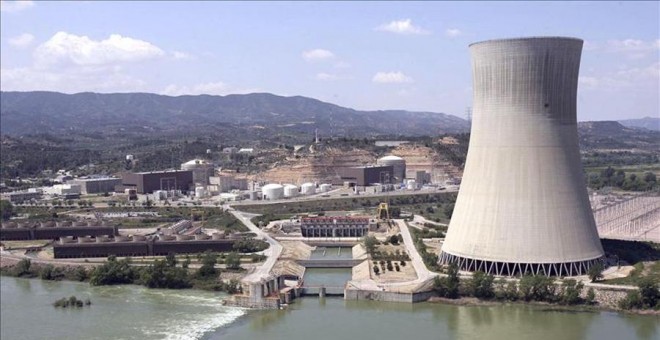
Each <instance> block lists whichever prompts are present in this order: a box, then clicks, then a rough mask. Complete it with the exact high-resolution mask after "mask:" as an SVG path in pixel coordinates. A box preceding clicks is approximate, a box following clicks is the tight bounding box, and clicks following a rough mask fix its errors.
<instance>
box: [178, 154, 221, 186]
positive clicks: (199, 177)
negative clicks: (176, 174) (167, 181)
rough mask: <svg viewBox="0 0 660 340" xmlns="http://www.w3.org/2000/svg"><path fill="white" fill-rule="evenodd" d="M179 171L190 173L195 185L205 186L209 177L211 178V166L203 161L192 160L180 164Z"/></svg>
mask: <svg viewBox="0 0 660 340" xmlns="http://www.w3.org/2000/svg"><path fill="white" fill-rule="evenodd" d="M181 170H189V171H192V176H193V183H194V184H195V185H201V186H206V185H208V184H209V177H211V176H213V164H211V163H209V162H208V161H206V160H203V159H193V160H190V161H188V162H185V163H183V164H181Z"/></svg>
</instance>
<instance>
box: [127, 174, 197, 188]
mask: <svg viewBox="0 0 660 340" xmlns="http://www.w3.org/2000/svg"><path fill="white" fill-rule="evenodd" d="M121 181H122V187H123V189H135V190H136V191H137V193H138V194H151V193H153V192H154V191H157V190H167V191H172V190H179V191H181V192H183V193H186V192H188V191H190V190H191V189H193V173H192V171H190V170H171V171H154V172H138V173H124V174H122V176H121Z"/></svg>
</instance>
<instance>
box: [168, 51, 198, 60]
mask: <svg viewBox="0 0 660 340" xmlns="http://www.w3.org/2000/svg"><path fill="white" fill-rule="evenodd" d="M171 54H172V57H173V58H174V59H177V60H193V59H195V56H194V55H192V54H190V53H186V52H181V51H172V53H171Z"/></svg>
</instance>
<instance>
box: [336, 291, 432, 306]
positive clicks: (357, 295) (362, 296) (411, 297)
mask: <svg viewBox="0 0 660 340" xmlns="http://www.w3.org/2000/svg"><path fill="white" fill-rule="evenodd" d="M434 294H435V293H433V292H420V293H399V292H384V291H375V290H355V289H346V290H345V291H344V299H345V300H373V301H385V302H405V303H414V302H422V301H426V300H428V299H429V298H430V297H431V296H433V295H434Z"/></svg>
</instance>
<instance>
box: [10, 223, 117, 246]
mask: <svg viewBox="0 0 660 340" xmlns="http://www.w3.org/2000/svg"><path fill="white" fill-rule="evenodd" d="M117 232H118V229H117V226H110V225H98V224H95V223H92V224H91V225H88V223H86V222H70V221H61V222H54V221H48V222H19V223H16V222H5V223H3V224H2V228H0V240H3V241H9V240H12V241H18V240H55V239H58V238H60V237H67V236H69V237H84V236H113V235H117Z"/></svg>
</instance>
